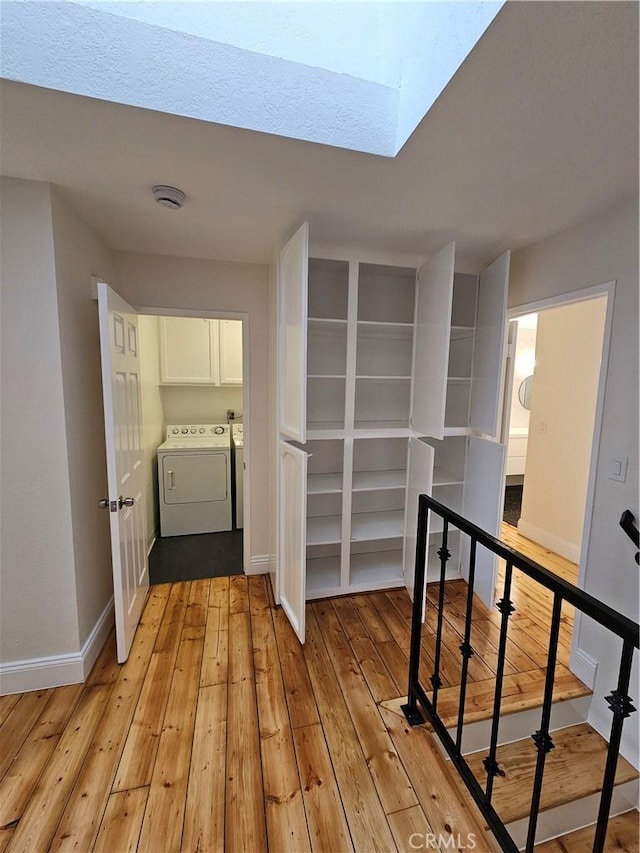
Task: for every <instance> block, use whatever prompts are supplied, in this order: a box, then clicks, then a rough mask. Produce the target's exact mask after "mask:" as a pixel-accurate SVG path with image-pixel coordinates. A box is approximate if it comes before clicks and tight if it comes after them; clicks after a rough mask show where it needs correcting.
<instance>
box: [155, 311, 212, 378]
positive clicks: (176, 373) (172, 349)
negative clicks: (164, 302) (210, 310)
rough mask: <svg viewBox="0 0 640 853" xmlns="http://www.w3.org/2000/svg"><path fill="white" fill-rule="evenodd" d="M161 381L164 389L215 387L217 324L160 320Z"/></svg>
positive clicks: (175, 318)
mask: <svg viewBox="0 0 640 853" xmlns="http://www.w3.org/2000/svg"><path fill="white" fill-rule="evenodd" d="M160 381H161V382H162V383H164V384H167V385H218V384H219V382H220V374H219V366H218V321H217V320H205V319H201V318H196V317H161V318H160Z"/></svg>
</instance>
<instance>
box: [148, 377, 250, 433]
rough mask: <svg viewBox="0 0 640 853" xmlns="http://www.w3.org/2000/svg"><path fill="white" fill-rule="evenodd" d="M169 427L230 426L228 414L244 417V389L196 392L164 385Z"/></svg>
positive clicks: (162, 394) (165, 411)
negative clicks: (190, 425)
mask: <svg viewBox="0 0 640 853" xmlns="http://www.w3.org/2000/svg"><path fill="white" fill-rule="evenodd" d="M160 395H161V397H162V405H163V407H164V414H165V418H166V421H167V423H168V424H183V423H184V424H186V423H194V424H226V422H227V410H229V409H231V410H232V411H233V412H235V414H236V417H237V418H239V417H240V416H241V415H242V388H241V387H240V386H237V385H236V386H234V387H232V388H231V387H225V388H211V387H208V388H207V387H202V388H196V387H193V386H190V385H163V386H162V387H161V388H160Z"/></svg>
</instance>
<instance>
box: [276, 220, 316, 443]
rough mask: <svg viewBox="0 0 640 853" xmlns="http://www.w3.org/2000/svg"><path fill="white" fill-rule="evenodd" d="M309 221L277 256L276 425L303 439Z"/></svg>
mask: <svg viewBox="0 0 640 853" xmlns="http://www.w3.org/2000/svg"><path fill="white" fill-rule="evenodd" d="M308 276H309V224H308V223H307V222H305V223H304V224H303V225H301V226H300V228H299V229H298V230H297V231H296V233H295V234H294V235H293V237H292V238H291V239H290V240H289V242H288V243H286V244H285V245H284V246H283V248H282V249H281V251H280V256H279V259H278V285H277V289H278V428H279V432H280V435H282V436H285V437H286V438H290V439H293V440H294V441H299V442H302V443H304V442H305V441H306V434H307V430H306V417H307V291H308V287H307V283H308Z"/></svg>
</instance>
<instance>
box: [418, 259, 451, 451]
mask: <svg viewBox="0 0 640 853" xmlns="http://www.w3.org/2000/svg"><path fill="white" fill-rule="evenodd" d="M455 250H456V249H455V243H449V245H448V246H445V248H444V249H442V250H441V251H440V252H438V254H437V255H435V256H434V257H433V258H431V259H430V260H429V261H428V262H427V263H426V264H424V266H422V267H421V269H420V270H419V271H418V282H417V288H416V307H415V326H414V335H413V339H414V344H413V394H412V401H411V428H412V429H413V431H414V432H417V433H419V434H420V435H429V436H433V437H434V438H442V436H443V434H444V413H445V401H446V395H447V370H448V361H449V326H450V324H451V305H452V299H453V268H454V263H455Z"/></svg>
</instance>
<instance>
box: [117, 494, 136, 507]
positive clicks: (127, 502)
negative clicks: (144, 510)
mask: <svg viewBox="0 0 640 853" xmlns="http://www.w3.org/2000/svg"><path fill="white" fill-rule="evenodd" d="M135 502H136V499H135V498H123V497H122V495H121V496H120V497H119V498H118V506H119V507H120V509H122V507H123V506H133V505H134V503H135Z"/></svg>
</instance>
